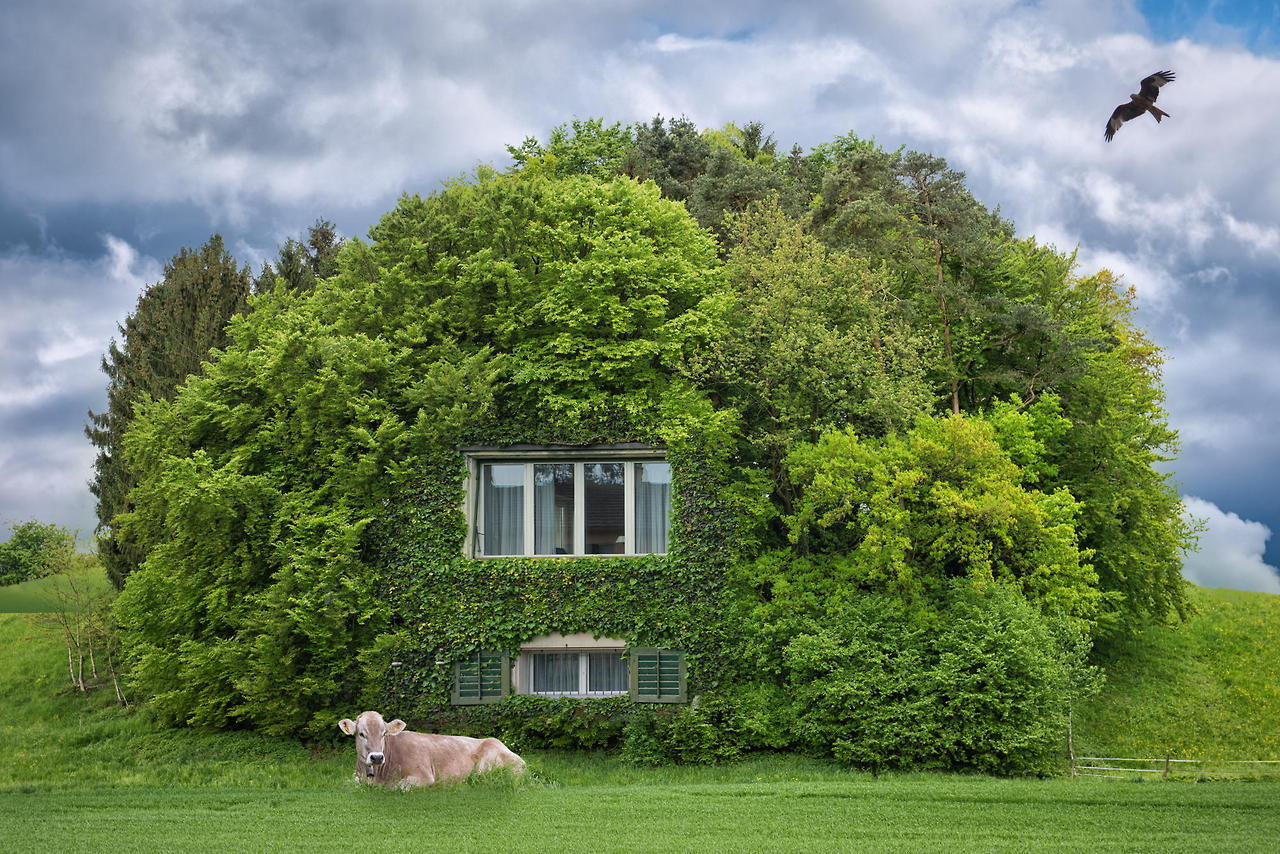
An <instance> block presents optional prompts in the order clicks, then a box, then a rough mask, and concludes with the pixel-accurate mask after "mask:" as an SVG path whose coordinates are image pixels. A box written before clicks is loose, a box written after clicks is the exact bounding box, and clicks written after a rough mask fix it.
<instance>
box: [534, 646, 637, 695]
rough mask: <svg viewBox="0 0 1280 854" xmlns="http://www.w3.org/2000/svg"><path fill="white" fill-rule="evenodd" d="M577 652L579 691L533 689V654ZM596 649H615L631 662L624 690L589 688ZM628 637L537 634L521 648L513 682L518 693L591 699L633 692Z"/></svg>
mask: <svg viewBox="0 0 1280 854" xmlns="http://www.w3.org/2000/svg"><path fill="white" fill-rule="evenodd" d="M548 652H551V653H573V654H575V655H577V656H578V687H579V688H580V689H582V690H579V691H538V692H535V691H534V690H533V656H534V655H535V654H537V653H548ZM593 652H612V653H616V654H617V655H618V656H620V657H621V658H622V659H623V660H624V661H625V662H626V665H627V684H626V685H624V686H623V688H622V690H620V691H588V690H586V686H588V685H590V684H591V683H590V681H588V666H589V664H588V663H589V661H590V659H589V657H588V655H589V654H590V653H593ZM625 653H626V641H624V640H622V639H620V638H597V637H594V636H592V635H589V634H575V635H560V634H552V635H546V636H543V637H541V638H535V639H534V640H533V641H530V642H529V643H527V644H524V645H523V646H522V647H521V648H520V655H518V656H517V657H516V661H515V667H514V668H513V673H512V683H511V684H512V685H513V686H515V693H517V694H528V695H530V696H534V697H577V698H580V699H588V698H593V697H620V696H622V695H623V694H629V693H630V692H631V659H630V657H629V656H627V655H626V654H625Z"/></svg>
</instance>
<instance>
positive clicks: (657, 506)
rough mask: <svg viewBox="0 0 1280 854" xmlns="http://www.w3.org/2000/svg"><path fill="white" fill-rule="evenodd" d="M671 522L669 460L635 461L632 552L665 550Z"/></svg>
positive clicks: (647, 552) (651, 552)
mask: <svg viewBox="0 0 1280 854" xmlns="http://www.w3.org/2000/svg"><path fill="white" fill-rule="evenodd" d="M670 526H671V464H670V463H636V554H642V555H643V554H665V553H666V551H667V529H668V528H669V527H670Z"/></svg>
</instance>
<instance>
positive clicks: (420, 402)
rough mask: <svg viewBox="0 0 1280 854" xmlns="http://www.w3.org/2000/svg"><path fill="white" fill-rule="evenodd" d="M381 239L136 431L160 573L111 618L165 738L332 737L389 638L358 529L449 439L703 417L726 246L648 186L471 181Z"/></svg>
mask: <svg viewBox="0 0 1280 854" xmlns="http://www.w3.org/2000/svg"><path fill="white" fill-rule="evenodd" d="M371 237H372V242H371V243H364V242H361V241H352V242H351V243H350V244H349V245H348V246H346V247H345V248H344V250H343V253H342V256H341V260H340V264H339V268H340V269H339V273H338V275H336V276H335V277H333V278H331V279H328V280H323V281H320V282H318V283H317V284H316V286H315V288H314V289H313V290H311V291H307V292H302V293H291V292H287V291H276V292H273V293H272V294H270V295H264V296H262V297H260V298H258V300H257V302H256V303H255V305H254V310H253V311H252V312H251V313H249V314H248V315H245V316H241V317H238V318H236V319H235V320H234V321H233V323H232V325H231V327H230V330H229V334H230V339H231V340H230V343H229V344H228V346H227V348H226V350H225V351H224V352H223V353H221V354H220V357H219V358H218V359H217V360H216V361H215V362H214V363H213V364H212V365H211V366H210V368H209V370H208V371H207V372H206V373H205V374H204V375H202V376H199V377H195V378H193V379H192V380H191V381H190V383H189V385H188V387H187V388H186V389H184V391H183V393H182V394H181V395H179V396H178V397H177V398H175V399H174V400H172V401H163V400H155V401H153V402H151V403H149V404H145V405H144V406H143V414H142V416H141V417H140V418H139V419H138V423H137V425H136V426H135V428H134V429H133V430H132V431H131V432H130V436H129V441H128V459H129V462H130V464H131V465H132V466H134V467H136V469H137V470H138V471H140V472H142V473H143V476H142V481H141V485H140V486H139V488H138V489H137V490H136V491H135V492H134V500H135V501H136V504H137V506H136V509H135V510H134V512H133V513H131V514H130V515H129V516H127V517H126V518H125V520H124V530H125V532H126V534H127V536H128V538H129V541H130V542H131V543H133V544H136V546H137V547H138V548H139V550H140V551H142V552H143V553H145V554H147V556H148V557H147V560H146V561H145V563H144V564H143V565H142V567H141V568H140V569H138V570H137V571H136V572H135V574H134V577H132V578H131V579H130V583H129V584H128V585H127V586H126V588H125V590H124V592H123V593H122V594H121V597H120V600H119V605H118V614H119V616H120V619H121V621H122V622H123V624H124V626H125V632H126V634H125V637H126V648H127V650H128V652H129V656H130V661H131V663H132V666H133V678H134V680H135V682H136V683H137V685H138V686H139V687H141V689H142V690H143V691H144V692H146V693H149V694H151V695H153V696H154V697H155V699H154V701H153V704H154V706H155V707H156V708H157V709H158V710H159V711H160V712H161V713H162V714H164V715H165V716H166V717H167V718H169V719H171V720H174V721H186V722H190V723H195V724H201V725H212V726H226V725H240V724H246V725H247V724H252V725H254V726H258V727H262V728H264V729H266V730H268V731H272V732H297V731H299V730H304V731H308V732H313V733H322V732H327V731H328V730H329V729H331V728H332V720H333V718H332V715H333V714H334V713H335V711H336V710H338V709H342V708H345V707H346V704H349V703H353V702H355V700H356V699H357V698H358V697H359V696H360V690H361V689H362V687H363V686H362V684H361V683H360V681H359V678H360V675H361V671H360V669H359V667H358V661H359V659H360V656H361V654H362V653H363V652H366V651H368V650H370V649H372V648H373V647H374V644H375V640H376V639H377V638H378V636H379V634H380V633H381V632H383V631H385V630H386V629H387V628H388V627H389V625H390V624H391V623H392V620H393V615H392V614H390V613H388V611H387V608H386V605H385V604H384V603H383V602H381V601H380V600H379V599H378V598H377V597H376V596H375V595H374V584H375V577H376V573H375V570H374V567H372V566H370V564H369V562H368V560H367V556H368V555H367V545H368V544H367V542H366V540H365V538H364V532H365V530H366V528H367V526H368V525H369V523H370V522H371V521H372V520H373V519H375V518H377V517H378V516H379V515H380V514H381V513H382V512H383V507H384V502H385V501H386V500H388V499H389V497H390V496H392V495H394V494H397V492H399V491H400V490H402V489H403V488H404V486H405V483H406V482H408V481H411V480H412V479H413V478H415V477H416V476H417V472H418V471H419V470H421V468H422V467H423V466H426V465H428V464H429V461H430V460H431V459H433V458H434V457H433V455H435V454H437V453H438V450H437V449H438V448H440V447H441V446H442V445H443V446H444V447H449V446H450V445H451V444H453V443H455V442H457V441H459V440H460V439H461V438H463V437H464V436H466V435H468V432H469V431H475V430H476V429H477V428H478V427H479V426H481V425H490V424H493V423H501V424H504V425H515V426H514V427H512V426H508V427H507V428H506V429H510V430H513V431H514V432H516V433H518V432H519V429H520V426H519V425H525V429H537V425H538V424H539V423H540V422H541V421H542V420H544V419H546V418H548V417H556V418H560V419H562V420H563V419H565V418H572V419H574V420H576V421H578V422H580V423H582V424H583V425H585V426H584V427H583V429H584V430H586V431H587V435H591V434H592V431H593V430H604V429H615V430H616V429H618V425H624V426H622V428H621V429H623V430H626V431H628V432H631V431H634V432H639V433H642V434H645V435H657V436H666V435H669V432H670V431H671V430H678V429H679V427H678V425H679V424H681V423H682V421H683V420H684V419H686V418H688V417H690V416H691V414H692V413H694V412H697V411H702V412H709V410H710V407H709V405H706V404H700V403H699V401H701V400H703V399H704V398H703V396H702V395H700V393H699V392H698V391H697V390H696V388H695V387H694V386H693V384H692V382H690V381H689V380H687V379H684V378H683V377H682V376H681V374H680V366H681V364H682V363H683V362H684V361H685V360H686V359H687V358H688V357H689V354H691V353H692V352H693V351H694V350H695V349H697V347H699V346H700V345H701V344H702V343H703V342H705V340H706V339H707V338H708V336H709V335H710V334H711V331H712V329H713V324H714V321H715V318H716V317H717V316H718V308H717V305H718V302H717V301H718V300H719V299H721V298H722V290H723V289H722V286H721V284H720V281H721V279H720V271H719V268H718V266H717V264H716V262H715V243H714V241H713V240H712V238H711V237H710V236H709V235H707V234H706V233H705V232H703V231H702V230H701V229H699V228H698V227H697V225H696V224H695V223H694V222H693V221H692V220H690V219H689V217H688V215H687V214H686V213H685V212H684V210H683V209H682V208H681V207H680V206H679V205H676V204H674V203H672V202H669V201H665V200H663V199H662V198H661V197H660V194H659V191H658V189H657V187H655V186H654V185H652V184H648V185H643V184H638V183H636V182H634V181H631V180H629V179H625V178H618V179H612V180H609V181H601V180H599V179H596V178H591V177H587V176H573V177H569V178H552V177H549V176H546V175H539V174H533V173H530V174H520V173H517V174H513V175H498V174H494V173H489V172H482V173H480V174H478V175H477V176H476V178H475V180H471V181H459V182H456V183H455V184H453V185H452V186H450V187H449V188H448V189H446V190H444V191H443V192H441V193H438V194H436V195H434V196H431V197H429V198H426V199H424V198H420V197H417V196H412V197H406V198H404V199H402V200H401V202H400V204H399V205H398V206H397V207H396V209H395V210H393V211H392V212H390V213H389V214H387V215H386V216H385V217H384V218H383V219H382V221H381V222H380V223H379V224H378V225H377V226H376V227H375V228H374V229H373V230H372V232H371ZM592 425H594V427H593V426H592ZM609 425H612V427H610V426H609ZM627 425H629V426H627ZM672 425H675V426H674V427H673V426H672ZM380 664H381V662H380Z"/></svg>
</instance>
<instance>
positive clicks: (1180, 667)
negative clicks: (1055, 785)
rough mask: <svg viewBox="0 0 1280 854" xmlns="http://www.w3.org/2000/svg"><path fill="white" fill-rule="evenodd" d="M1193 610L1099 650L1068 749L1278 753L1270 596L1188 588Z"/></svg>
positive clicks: (1278, 660)
mask: <svg viewBox="0 0 1280 854" xmlns="http://www.w3.org/2000/svg"><path fill="white" fill-rule="evenodd" d="M1192 601H1193V602H1194V603H1195V605H1196V608H1197V610H1198V613H1197V614H1196V616H1194V617H1193V618H1192V619H1191V620H1190V621H1189V622H1187V623H1185V624H1182V625H1177V626H1157V627H1153V628H1150V629H1147V630H1146V631H1145V632H1143V633H1142V634H1141V635H1140V636H1139V637H1137V638H1135V639H1134V640H1132V641H1129V642H1128V643H1125V644H1122V645H1119V646H1117V647H1116V648H1115V649H1113V650H1110V651H1109V652H1108V656H1107V658H1106V659H1105V661H1104V664H1105V666H1106V669H1107V684H1106V687H1105V688H1104V689H1103V691H1102V694H1101V695H1100V696H1098V697H1097V698H1095V699H1093V700H1092V701H1090V702H1089V703H1087V704H1086V705H1085V706H1084V708H1082V709H1081V710H1080V712H1079V714H1078V715H1077V722H1076V739H1075V740H1076V752H1077V753H1078V754H1090V755H1095V756H1123V757H1134V758H1148V757H1161V756H1164V755H1165V754H1166V753H1168V754H1169V755H1171V756H1173V757H1183V758H1188V759H1218V760H1222V759H1280V596H1276V595H1274V594H1268V593H1244V592H1241V591H1238V590H1206V589H1203V588H1198V587H1197V588H1193V589H1192Z"/></svg>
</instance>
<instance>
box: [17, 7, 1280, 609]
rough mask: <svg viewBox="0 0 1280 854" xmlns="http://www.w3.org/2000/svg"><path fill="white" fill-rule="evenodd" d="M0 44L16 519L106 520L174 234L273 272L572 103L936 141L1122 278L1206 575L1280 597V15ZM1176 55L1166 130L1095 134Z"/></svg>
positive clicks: (529, 23) (988, 186)
mask: <svg viewBox="0 0 1280 854" xmlns="http://www.w3.org/2000/svg"><path fill="white" fill-rule="evenodd" d="M0 48H2V49H0V524H2V523H6V522H12V521H20V520H24V519H28V518H32V517H35V518H39V519H41V520H44V521H53V522H57V523H59V524H63V525H67V526H69V527H73V528H78V529H80V530H81V531H82V532H84V533H87V532H88V531H90V530H91V529H92V525H93V506H92V498H91V496H90V495H89V493H88V490H87V489H86V482H87V481H88V478H89V474H90V464H91V461H92V459H93V450H92V448H91V447H90V445H89V444H88V442H87V440H85V439H84V437H83V434H82V427H83V424H84V421H85V412H86V410H88V409H90V408H94V409H100V408H101V407H102V406H103V405H104V402H105V393H104V378H103V376H102V374H101V373H100V372H99V371H98V362H99V359H100V358H101V354H102V352H103V350H104V349H105V348H106V346H107V344H108V341H109V340H110V339H111V337H112V335H113V334H115V327H116V324H117V323H118V322H120V321H121V320H122V319H123V318H124V317H125V315H126V314H128V313H129V312H130V311H131V310H132V308H133V306H134V304H135V302H136V300H137V297H138V294H139V293H140V291H141V290H142V289H143V288H144V287H145V286H146V285H147V284H148V283H151V282H155V281H156V280H157V279H158V278H159V277H160V276H161V271H162V268H163V265H164V263H165V262H166V261H167V260H168V259H169V258H170V257H172V256H173V255H174V254H175V253H176V252H177V251H178V250H179V249H180V248H181V247H183V246H196V245H199V244H201V243H203V242H204V241H205V240H206V239H207V238H208V237H209V235H210V234H211V233H213V232H215V231H217V232H220V233H221V234H222V235H223V236H224V238H225V239H226V241H227V244H228V246H229V247H230V248H231V249H232V251H233V252H234V254H235V255H236V256H237V257H238V258H239V259H240V260H241V261H242V262H243V263H248V264H251V265H253V267H254V268H255V269H257V268H258V267H260V265H261V263H262V261H263V260H264V259H266V258H269V257H270V256H271V255H272V254H273V253H274V251H275V248H276V246H277V245H278V244H279V243H280V242H282V241H283V240H284V239H285V238H286V237H289V236H294V235H299V234H300V233H302V232H303V231H304V230H305V228H306V227H307V226H308V225H309V224H311V223H312V222H313V221H315V219H316V218H317V217H325V218H328V219H331V220H333V221H334V222H335V223H337V225H338V227H339V229H340V230H341V231H342V232H343V233H344V234H346V235H364V233H365V232H366V231H367V229H368V228H369V226H370V225H372V224H373V223H374V221H375V220H376V219H377V217H378V216H379V215H380V214H382V213H383V212H385V211H386V210H388V209H389V208H390V207H391V206H392V205H393V204H394V202H395V199H396V198H397V197H398V196H399V195H400V194H401V193H405V192H410V193H413V192H418V193H429V192H432V191H433V190H435V189H436V188H438V187H439V186H440V182H441V181H442V180H445V179H447V178H450V177H452V176H456V175H458V174H459V173H462V172H464V171H466V170H469V169H471V168H473V167H474V166H475V165H476V164H478V163H491V164H494V165H497V166H499V167H505V166H506V165H508V163H509V160H508V158H507V156H506V153H505V148H504V146H505V145H506V144H507V143H518V142H519V141H520V140H521V139H523V138H524V137H526V136H528V135H538V136H543V137H545V134H546V132H547V130H548V129H549V128H551V127H552V126H554V125H557V124H561V123H563V122H566V121H568V120H570V119H572V118H575V117H578V118H587V117H596V116H599V117H604V118H606V119H608V120H610V121H622V122H625V123H630V122H632V121H636V120H643V119H647V118H649V117H651V116H653V115H655V114H662V115H664V116H675V115H680V114H684V115H687V116H688V117H689V118H691V119H693V120H694V121H695V122H696V123H697V124H698V125H699V126H700V127H715V126H720V125H722V124H724V123H725V122H729V121H735V122H738V123H739V124H741V123H743V122H747V121H752V120H759V121H762V122H764V123H765V125H766V127H767V128H768V129H769V130H770V131H771V132H773V133H774V134H775V136H776V137H777V139H778V142H779V144H780V147H781V148H783V149H784V150H785V149H786V148H789V147H790V146H791V144H792V143H799V144H800V145H802V146H804V147H806V148H808V147H810V146H813V145H816V144H818V143H821V142H823V141H826V140H829V139H831V138H833V137H835V136H837V135H840V134H844V133H847V132H849V131H853V132H855V133H857V134H858V135H859V136H862V137H874V138H875V139H876V140H877V141H878V142H880V143H881V145H883V146H885V147H886V148H890V149H892V148H897V147H898V146H899V145H906V146H908V147H909V148H915V149H919V150H924V151H929V152H932V153H934V154H938V155H941V156H943V157H945V158H947V160H948V161H949V163H950V164H951V165H952V167H954V168H957V169H960V170H963V171H964V172H966V173H967V174H968V176H969V181H970V185H971V187H972V188H973V190H974V192H975V194H976V195H978V197H979V198H981V199H982V200H983V201H985V202H986V203H987V204H988V205H990V206H993V207H994V206H996V205H999V206H1000V209H1001V211H1002V213H1003V214H1004V215H1005V216H1006V217H1008V218H1010V219H1012V220H1013V221H1014V222H1015V224H1016V226H1017V229H1018V232H1019V233H1020V234H1024V235H1035V236H1036V237H1037V238H1038V239H1040V240H1041V241H1042V242H1048V243H1053V244H1055V245H1056V246H1058V247H1059V248H1061V249H1065V250H1071V249H1076V248H1078V250H1079V259H1080V265H1081V270H1082V272H1086V273H1087V272H1092V271H1094V270H1096V269H1098V268H1100V267H1107V268H1110V269H1111V270H1113V271H1115V272H1116V273H1119V274H1121V275H1122V276H1123V277H1124V279H1125V280H1126V281H1127V282H1129V283H1130V284H1132V285H1133V286H1134V287H1135V288H1136V289H1137V291H1138V293H1139V295H1140V298H1141V303H1142V312H1141V320H1142V322H1143V323H1144V325H1145V326H1146V327H1147V328H1148V329H1149V330H1150V331H1151V333H1152V335H1153V337H1154V338H1155V340H1156V341H1157V343H1159V344H1160V345H1161V346H1162V347H1164V348H1165V350H1166V354H1167V356H1168V364H1167V368H1166V372H1165V383H1166V387H1167V391H1168V405H1169V410H1170V412H1171V414H1172V418H1173V421H1174V424H1175V426H1176V427H1177V428H1178V429H1179V430H1180V431H1181V435H1182V439H1183V448H1182V452H1181V456H1180V458H1179V459H1178V460H1177V461H1175V462H1173V463H1171V464H1170V470H1171V471H1172V472H1173V475H1174V478H1175V481H1176V483H1177V485H1178V488H1179V489H1180V491H1181V492H1182V494H1183V495H1184V496H1185V497H1187V499H1188V506H1189V508H1190V509H1191V510H1192V512H1194V514H1195V515H1197V516H1199V517H1200V518H1203V519H1206V520H1207V521H1208V523H1209V531H1208V533H1207V534H1206V535H1205V537H1204V549H1203V551H1202V553H1201V554H1200V555H1198V556H1195V557H1192V558H1190V559H1189V560H1188V563H1187V567H1186V573H1187V575H1188V577H1190V578H1192V579H1193V580H1195V581H1196V582H1197V583H1200V584H1205V585H1209V586H1230V587H1238V588H1243V589H1257V590H1270V591H1273V592H1280V580H1277V574H1276V570H1275V569H1274V567H1275V566H1276V565H1277V564H1280V543H1277V538H1275V537H1272V536H1271V532H1272V531H1275V530H1278V529H1280V478H1278V477H1277V475H1278V474H1280V287H1278V285H1280V281H1277V280H1278V278H1280V168H1278V166H1280V164H1278V163H1277V155H1276V154H1275V153H1274V152H1275V146H1276V142H1275V137H1276V131H1277V130H1278V129H1280V97H1276V96H1277V95H1278V94H1280V4H1277V2H1275V0H1240V2H1229V0H1224V2H1209V0H1171V2H1154V1H1152V2H1148V0H1142V1H1141V2H1131V0H1042V2H1034V3H1028V2H1014V0H864V1H863V2H851V0H829V2H814V3H802V2H797V3H787V4H783V3H778V2H776V0H734V2H700V3H690V2H687V0H681V1H680V2H640V0H616V2H599V0H541V2H533V0H506V2H484V0H477V2H472V3H458V2H450V3H443V2H438V1H437V0H416V2H411V0H402V2H370V3H350V2H341V3H340V2H289V3H279V2H272V1H271V0H255V2H211V0H192V2H179V0H170V2H162V0H154V2H148V0H119V2H114V0H112V1H111V2H103V3H90V2H87V0H80V2H67V0H9V2H7V3H6V4H5V13H4V16H3V21H2V22H0ZM1166 68H1169V69H1173V70H1174V71H1175V72H1176V74H1177V75H1178V79H1177V81H1176V82H1175V83H1173V84H1171V85H1170V86H1168V87H1166V88H1165V89H1164V90H1163V92H1162V94H1161V98H1160V103H1161V106H1162V107H1164V108H1165V109H1166V110H1167V111H1168V112H1169V113H1170V114H1171V118H1170V119H1168V120H1166V121H1165V122H1164V123H1163V124H1161V125H1159V126H1157V125H1156V124H1155V123H1154V122H1151V121H1150V120H1148V119H1146V118H1144V119H1143V120H1141V121H1136V122H1133V123H1130V124H1128V125H1126V126H1125V127H1124V128H1123V130H1122V131H1121V132H1120V133H1119V134H1118V135H1117V137H1116V139H1115V141H1114V142H1113V143H1111V144H1107V143H1104V142H1103V139H1102V130H1103V125H1104V123H1105V121H1106V118H1107V117H1108V116H1109V115H1110V112H1111V110H1112V109H1113V108H1114V107H1115V106H1116V104H1118V103H1120V102H1121V101H1125V100H1127V97H1128V94H1129V93H1130V92H1132V91H1135V89H1136V85H1137V81H1138V80H1139V79H1140V78H1141V77H1143V76H1145V75H1147V74H1149V73H1151V72H1152V71H1156V70H1158V69H1166ZM4 527H5V528H6V529H7V525H5V526H4Z"/></svg>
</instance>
